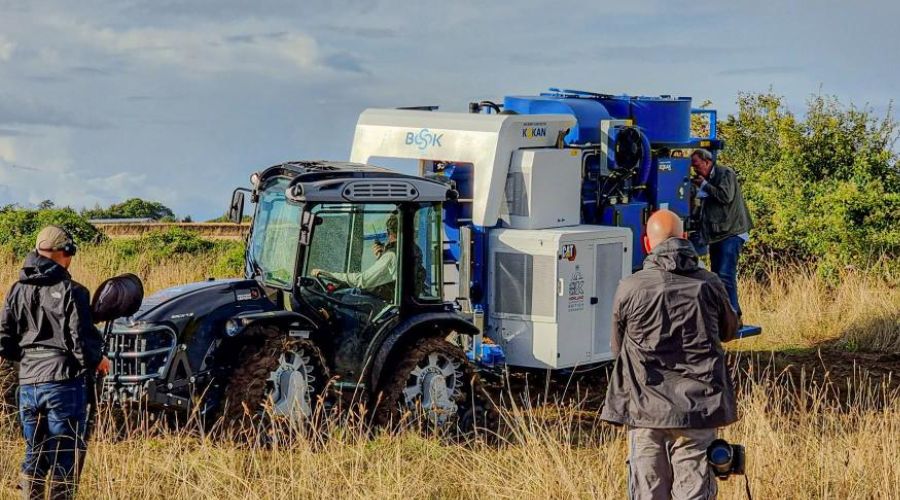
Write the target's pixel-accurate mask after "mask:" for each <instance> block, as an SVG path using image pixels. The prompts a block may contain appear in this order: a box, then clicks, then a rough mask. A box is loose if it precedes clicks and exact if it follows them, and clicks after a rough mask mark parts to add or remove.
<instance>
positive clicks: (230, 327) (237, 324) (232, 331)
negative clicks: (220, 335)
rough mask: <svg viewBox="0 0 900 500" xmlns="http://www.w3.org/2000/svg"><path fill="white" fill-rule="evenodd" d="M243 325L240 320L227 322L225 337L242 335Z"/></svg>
mask: <svg viewBox="0 0 900 500" xmlns="http://www.w3.org/2000/svg"><path fill="white" fill-rule="evenodd" d="M243 326H244V325H243V324H242V322H241V321H240V320H236V319H229V320H228V321H226V322H225V335H227V336H229V337H234V336H235V335H237V334H238V333H240V331H241V328H243Z"/></svg>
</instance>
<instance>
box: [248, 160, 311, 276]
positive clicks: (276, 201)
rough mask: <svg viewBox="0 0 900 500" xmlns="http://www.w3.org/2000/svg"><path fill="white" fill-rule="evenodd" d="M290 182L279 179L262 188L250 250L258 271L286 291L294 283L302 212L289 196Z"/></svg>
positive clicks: (300, 207) (282, 178) (299, 206)
mask: <svg viewBox="0 0 900 500" xmlns="http://www.w3.org/2000/svg"><path fill="white" fill-rule="evenodd" d="M289 183H290V179H287V178H284V177H275V178H273V179H271V180H269V181H268V182H267V183H266V184H265V185H263V186H262V189H261V193H260V195H259V204H258V206H257V208H256V216H255V217H254V219H253V233H252V235H251V237H250V249H249V250H250V257H251V260H252V265H253V266H254V267H255V268H256V269H254V271H255V272H258V273H260V274H261V276H262V279H263V281H264V282H266V283H267V284H269V285H271V286H275V287H278V288H285V289H287V288H291V284H292V282H293V277H294V266H295V263H296V262H297V245H298V244H299V240H300V211H301V209H302V206H301V205H298V204H295V203H290V202H288V200H287V198H286V197H285V193H284V192H285V190H286V189H287V187H288V184H289Z"/></svg>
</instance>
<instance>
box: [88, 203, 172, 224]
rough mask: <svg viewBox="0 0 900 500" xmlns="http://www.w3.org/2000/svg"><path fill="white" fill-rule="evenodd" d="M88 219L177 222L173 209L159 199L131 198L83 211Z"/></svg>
mask: <svg viewBox="0 0 900 500" xmlns="http://www.w3.org/2000/svg"><path fill="white" fill-rule="evenodd" d="M81 214H82V215H84V216H85V217H87V218H88V219H153V220H155V221H161V222H175V213H174V212H172V209H170V208H169V207H167V206H165V205H163V204H162V203H160V202H158V201H146V200H142V199H140V198H131V199H129V200H126V201H123V202H122V203H115V204H113V205H110V206H109V207H108V208H100V206H96V207H94V208H91V209H85V210H82V212H81Z"/></svg>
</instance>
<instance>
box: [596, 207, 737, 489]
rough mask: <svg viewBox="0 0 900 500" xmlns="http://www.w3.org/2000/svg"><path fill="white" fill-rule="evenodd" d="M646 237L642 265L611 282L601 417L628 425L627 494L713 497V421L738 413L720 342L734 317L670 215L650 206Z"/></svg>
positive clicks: (718, 423)
mask: <svg viewBox="0 0 900 500" xmlns="http://www.w3.org/2000/svg"><path fill="white" fill-rule="evenodd" d="M644 244H645V247H647V250H648V251H650V253H649V255H648V256H647V258H646V260H645V261H644V268H643V270H641V271H638V272H637V273H635V274H633V275H631V276H629V277H627V278H625V279H624V280H622V282H621V283H620V284H619V288H618V290H617V291H616V297H615V301H614V304H613V329H612V350H613V353H614V354H615V355H616V360H615V365H614V367H613V371H612V374H611V376H610V381H609V388H608V389H607V393H606V403H605V405H604V407H603V411H602V413H601V418H602V419H603V420H606V421H608V422H612V423H614V424H620V425H626V426H628V441H629V449H630V452H629V459H628V460H629V478H628V479H629V480H628V484H629V495H630V498H633V499H645V498H646V499H654V500H656V499H664V498H665V499H667V498H678V499H686V498H704V499H706V498H715V496H716V483H715V477H714V475H713V474H712V473H711V471H710V469H709V465H708V463H707V461H706V449H707V448H708V447H709V445H710V443H712V441H713V440H714V439H715V438H716V428H718V427H722V426H725V425H728V424H731V423H732V422H734V421H736V420H737V419H738V416H737V406H736V403H735V396H734V389H733V386H732V382H731V379H730V378H729V375H728V371H727V367H726V364H725V355H724V351H723V350H722V345H721V343H722V342H727V341H729V340H732V339H733V338H734V336H735V334H736V331H737V316H736V315H735V313H734V311H733V310H732V309H731V306H730V305H729V303H728V294H727V293H726V291H725V287H724V286H723V285H722V282H721V281H720V280H719V278H718V277H716V275H715V274H713V273H711V272H708V271H706V270H704V269H702V268H700V266H699V264H698V257H697V253H696V252H695V251H694V248H693V246H692V245H691V243H690V242H689V241H687V240H686V239H684V229H683V224H682V221H681V219H679V218H678V216H677V215H676V214H674V213H673V212H670V211H668V210H660V211H658V212H656V213H654V214H653V216H652V217H650V220H649V221H648V222H647V235H646V236H645V237H644Z"/></svg>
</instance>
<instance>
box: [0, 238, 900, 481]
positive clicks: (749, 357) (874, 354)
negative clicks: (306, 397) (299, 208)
mask: <svg viewBox="0 0 900 500" xmlns="http://www.w3.org/2000/svg"><path fill="white" fill-rule="evenodd" d="M216 257H217V256H214V255H199V256H194V257H178V258H174V259H172V260H170V261H168V262H165V263H164V265H159V264H158V263H156V262H151V261H150V260H149V259H148V260H146V261H142V260H141V258H140V257H138V258H137V259H136V260H135V261H131V262H121V261H120V260H117V258H116V257H115V255H114V254H113V253H112V252H110V251H109V250H107V249H105V248H103V247H101V248H98V249H86V250H85V251H84V252H80V253H79V256H78V257H77V258H76V265H75V267H74V268H73V270H72V271H73V274H74V276H75V277H76V279H79V280H80V281H82V282H83V283H85V284H86V285H88V286H89V287H91V288H93V287H96V286H97V285H98V284H99V282H100V281H102V279H103V278H105V277H107V276H109V275H111V274H113V273H117V272H123V271H132V272H136V273H137V274H139V275H140V276H141V278H142V279H144V281H145V284H146V286H147V288H148V291H153V290H158V289H160V288H163V287H165V286H168V285H172V284H176V283H184V282H188V281H194V280H198V279H204V278H206V277H207V276H206V273H207V272H208V271H207V270H208V269H209V266H210V263H211V262H214V261H215V260H216ZM0 266H2V267H0V290H2V291H0V293H3V292H5V291H6V290H7V289H8V286H9V284H10V283H11V282H12V280H13V279H14V277H15V274H16V272H17V268H18V262H17V261H16V260H15V259H13V258H12V257H9V256H0ZM742 297H743V304H744V309H745V311H746V313H745V314H746V320H747V321H748V322H750V323H756V324H761V325H762V326H763V328H764V335H763V336H762V337H759V338H756V339H748V340H744V341H738V342H735V343H733V344H731V345H730V346H729V351H730V357H731V364H732V367H733V371H734V376H735V378H736V379H737V380H738V385H739V387H740V389H739V392H740V396H739V399H740V409H741V414H742V419H741V421H740V422H738V423H737V424H735V425H733V426H731V427H729V428H727V429H725V430H724V431H723V435H724V437H726V438H727V439H728V440H729V441H733V442H739V443H742V444H744V445H746V446H747V450H748V465H747V473H748V474H747V477H748V478H749V480H750V485H751V487H752V491H753V495H754V498H757V499H772V498H777V499H780V498H790V499H806V498H834V499H845V498H853V499H872V498H877V499H900V460H898V456H900V340H898V339H900V287H898V286H897V285H896V284H895V283H894V284H892V283H889V282H885V281H883V280H878V279H874V278H868V277H866V276H863V275H861V274H854V273H849V272H848V273H847V274H846V275H845V276H844V277H843V278H842V280H841V283H840V284H839V285H837V286H833V287H829V286H827V285H826V284H825V283H824V282H823V281H822V280H821V279H819V278H818V277H817V276H816V275H815V274H812V273H808V272H804V271H799V270H798V271H795V272H782V273H772V274H771V276H770V279H769V282H768V283H767V284H765V285H763V284H756V283H744V284H743V285H742ZM602 378H603V377H602V376H596V377H590V376H586V377H582V378H579V379H577V380H576V379H573V380H569V381H565V382H569V384H568V389H567V390H566V391H564V392H563V391H558V392H554V393H553V394H552V396H551V403H552V404H548V405H535V404H534V403H533V399H532V398H524V397H522V396H521V395H519V394H503V397H504V399H506V400H507V401H510V400H512V402H513V403H515V404H507V405H506V408H505V409H504V410H503V424H502V433H501V438H500V443H499V444H496V443H491V444H486V443H484V442H482V441H476V442H474V443H469V444H465V445H460V444H447V443H442V442H441V441H440V440H438V439H429V438H423V437H420V436H418V435H417V434H416V433H412V432H408V433H401V434H398V435H387V434H378V435H376V436H374V437H373V436H371V435H370V434H369V433H368V432H367V430H366V429H364V428H360V427H352V426H351V427H346V426H337V425H335V424H334V423H333V422H325V423H322V424H321V426H322V432H321V433H318V434H315V435H314V437H313V438H306V437H299V436H294V438H293V439H286V440H284V441H283V443H282V444H279V445H276V446H274V447H260V446H253V445H248V444H245V443H241V442H234V441H228V440H221V439H208V438H204V437H202V436H201V435H200V434H199V433H197V432H193V431H191V430H183V431H180V432H173V431H165V430H159V429H155V428H149V427H143V428H140V429H136V430H134V431H133V432H132V433H131V435H130V436H129V437H128V438H126V439H113V438H112V437H111V436H110V434H109V433H108V432H104V431H103V429H101V430H100V432H99V433H98V435H97V436H96V438H95V439H94V441H93V442H92V443H91V448H90V452H89V457H88V462H87V466H86V468H85V475H84V477H83V481H82V489H81V494H80V495H81V497H82V498H122V499H125V498H129V499H130V498H147V499H156V498H160V499H162V498H167V499H168V498H191V499H194V498H202V499H218V498H252V499H281V498H285V499H287V498H315V497H324V498H363V497H365V498H369V497H377V498H495V497H496V498H515V499H523V498H624V496H625V495H624V493H625V455H626V446H625V439H624V433H623V432H622V431H621V430H620V429H617V428H614V427H611V426H608V425H606V424H602V423H600V422H599V421H598V420H597V418H596V417H597V413H598V411H599V405H598V399H599V397H600V395H602V391H603V387H602ZM0 425H4V426H6V427H3V428H0V498H13V497H15V495H16V491H15V490H14V489H12V485H13V484H14V481H15V479H16V474H17V467H18V462H19V460H20V458H21V450H22V444H21V441H20V439H19V438H18V436H16V435H15V434H14V433H13V431H12V430H11V429H10V428H9V427H8V425H7V424H5V423H3V424H0ZM719 487H720V493H721V495H720V497H721V498H727V499H732V498H734V499H738V498H744V497H745V494H744V483H743V478H732V479H730V480H729V481H727V482H720V483H719Z"/></svg>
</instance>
